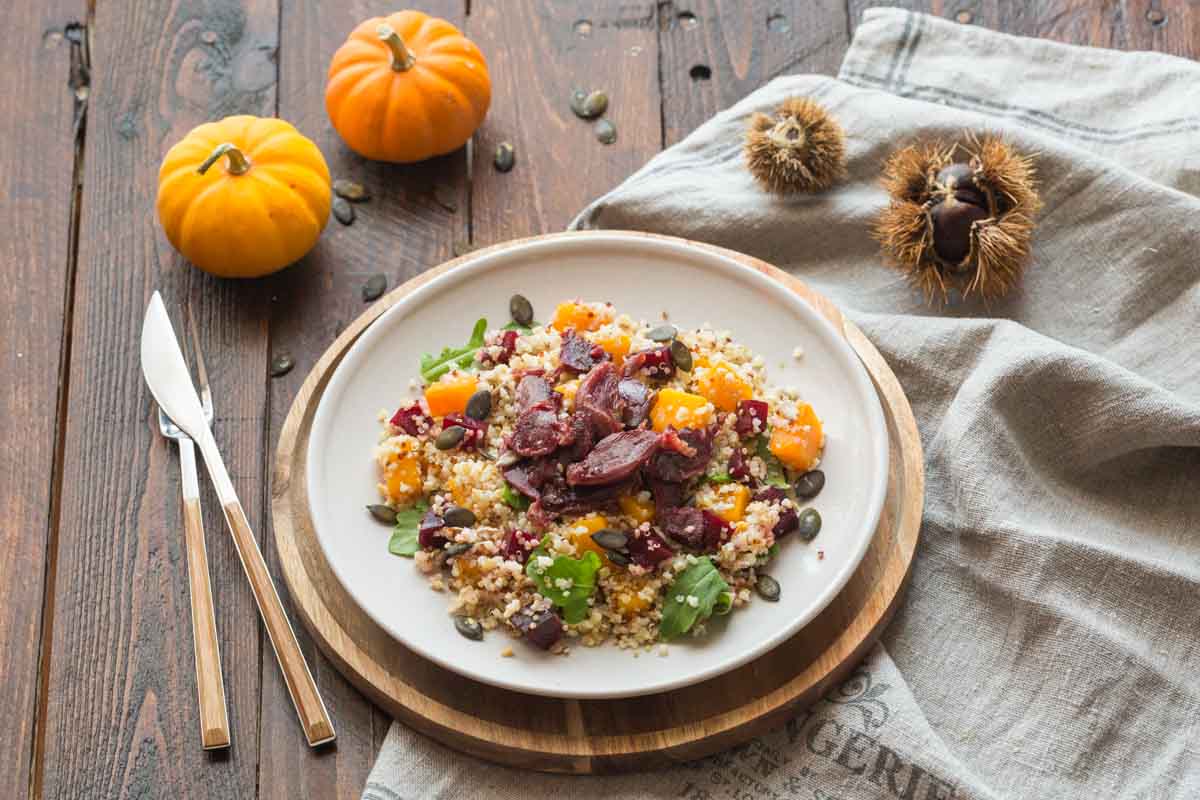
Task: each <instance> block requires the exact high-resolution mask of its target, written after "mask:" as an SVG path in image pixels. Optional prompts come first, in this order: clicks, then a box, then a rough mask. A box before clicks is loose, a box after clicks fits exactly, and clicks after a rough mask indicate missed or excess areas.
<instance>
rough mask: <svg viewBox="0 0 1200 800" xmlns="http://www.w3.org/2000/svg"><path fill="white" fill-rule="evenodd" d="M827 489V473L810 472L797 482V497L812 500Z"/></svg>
mask: <svg viewBox="0 0 1200 800" xmlns="http://www.w3.org/2000/svg"><path fill="white" fill-rule="evenodd" d="M824 488H825V473H824V472H822V471H821V470H819V469H814V470H810V471H808V472H806V473H804V474H803V475H801V476H800V477H799V478H798V479H797V480H796V496H797V497H799V498H801V499H804V500H810V499H812V498H814V497H816V496H817V495H819V494H820V493H821V490H822V489H824Z"/></svg>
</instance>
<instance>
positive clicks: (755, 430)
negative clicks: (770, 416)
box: [733, 400, 767, 439]
mask: <svg viewBox="0 0 1200 800" xmlns="http://www.w3.org/2000/svg"><path fill="white" fill-rule="evenodd" d="M733 429H734V430H735V431H737V435H738V436H741V437H742V438H743V439H747V438H749V437H751V436H757V435H758V434H760V433H765V432H766V430H767V403H766V401H764V400H743V401H741V402H740V403H738V407H737V420H736V421H735V422H734V423H733Z"/></svg>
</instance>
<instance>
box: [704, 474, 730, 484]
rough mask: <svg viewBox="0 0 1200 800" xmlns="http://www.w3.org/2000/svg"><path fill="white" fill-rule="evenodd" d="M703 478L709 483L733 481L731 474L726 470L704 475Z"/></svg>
mask: <svg viewBox="0 0 1200 800" xmlns="http://www.w3.org/2000/svg"><path fill="white" fill-rule="evenodd" d="M704 479H705V480H706V481H708V482H709V483H712V484H716V485H720V484H722V483H733V476H732V475H730V474H729V473H728V472H718V473H716V474H715V475H705V476H704Z"/></svg>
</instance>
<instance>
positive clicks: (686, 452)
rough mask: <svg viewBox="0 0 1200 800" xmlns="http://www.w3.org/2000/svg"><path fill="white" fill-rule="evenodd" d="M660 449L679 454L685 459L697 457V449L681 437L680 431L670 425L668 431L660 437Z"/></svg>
mask: <svg viewBox="0 0 1200 800" xmlns="http://www.w3.org/2000/svg"><path fill="white" fill-rule="evenodd" d="M658 444H659V447H661V448H662V449H663V450H664V451H667V450H670V451H671V452H674V453H678V454H679V455H681V456H683V457H684V458H691V457H692V456H694V455H696V448H695V447H692V446H691V445H690V444H688V443H687V442H686V441H684V440H683V439H682V438H680V436H679V431H677V430H675V428H673V427H672V426H670V425H668V426H667V429H666V430H665V431H663V432H662V434H660V435H659V442H658Z"/></svg>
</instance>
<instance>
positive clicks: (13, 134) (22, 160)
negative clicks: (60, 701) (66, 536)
mask: <svg viewBox="0 0 1200 800" xmlns="http://www.w3.org/2000/svg"><path fill="white" fill-rule="evenodd" d="M86 11H87V8H86V6H85V4H84V3H83V2H80V0H55V2H35V1H34V0H19V2H17V3H16V4H15V7H13V8H10V9H9V14H8V18H9V19H8V22H7V24H6V25H4V26H3V28H0V53H5V54H7V58H6V59H5V69H4V70H3V71H2V72H0V151H2V152H3V155H2V156H0V163H3V164H4V165H5V166H4V168H3V169H2V170H0V219H4V220H5V221H6V224H7V226H8V230H6V231H5V235H4V237H2V238H0V269H2V274H3V280H0V308H3V309H5V312H4V314H3V315H0V342H4V347H2V348H0V375H3V376H4V380H3V381H0V419H3V420H4V425H5V429H6V431H7V432H8V434H7V435H6V436H4V437H3V440H0V515H3V519H4V524H3V526H2V527H0V549H2V552H3V557H0V675H3V676H4V680H3V682H0V708H5V709H8V718H9V723H8V729H9V733H8V735H7V736H6V737H5V741H6V742H7V743H8V744H7V746H6V747H4V749H3V752H0V786H5V787H9V788H10V789H11V791H12V793H13V796H17V795H19V794H21V793H24V792H25V791H26V790H27V789H28V788H29V786H30V780H31V777H32V776H31V774H30V773H31V769H30V767H31V763H32V761H31V758H32V756H33V749H34V736H35V731H36V729H37V725H38V723H37V721H36V715H37V710H38V698H37V694H38V692H37V689H38V685H39V673H40V669H41V664H40V658H41V648H40V646H39V645H40V642H41V638H42V602H43V589H44V586H45V583H46V580H47V579H48V570H50V569H51V566H50V565H51V564H52V561H51V560H50V555H51V554H52V552H53V539H54V537H53V535H52V526H53V523H54V519H53V512H54V509H55V496H54V492H53V488H52V480H51V474H52V472H53V470H54V452H55V443H56V436H55V433H56V430H57V428H56V420H57V409H58V403H59V392H58V387H59V378H60V375H61V372H62V369H63V367H64V365H63V364H62V363H61V360H62V354H63V347H62V345H63V333H64V331H63V326H64V321H65V320H66V319H68V318H69V317H68V316H67V315H66V314H65V313H64V309H65V308H66V305H65V304H66V302H68V298H69V294H68V287H69V286H70V281H71V269H72V264H71V260H72V258H73V252H72V251H73V247H72V236H71V231H72V207H73V206H72V197H73V194H74V191H73V188H74V187H73V174H72V173H73V167H74V162H75V156H74V153H75V144H74V142H75V136H74V121H73V116H74V110H73V109H74V105H75V103H76V100H75V96H74V90H73V87H72V86H71V85H70V84H71V63H72V57H73V56H74V57H75V59H76V62H77V63H80V61H81V55H82V45H81V43H72V42H71V41H70V40H69V39H68V38H67V25H68V23H71V22H74V21H82V20H83V19H84V16H85V14H86ZM82 30H83V29H82V28H79V27H77V26H72V28H71V38H72V39H77V40H78V39H80V38H81V36H80V34H81V33H82ZM80 77H82V76H80ZM80 91H81V92H86V91H87V89H86V86H82V87H80Z"/></svg>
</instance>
